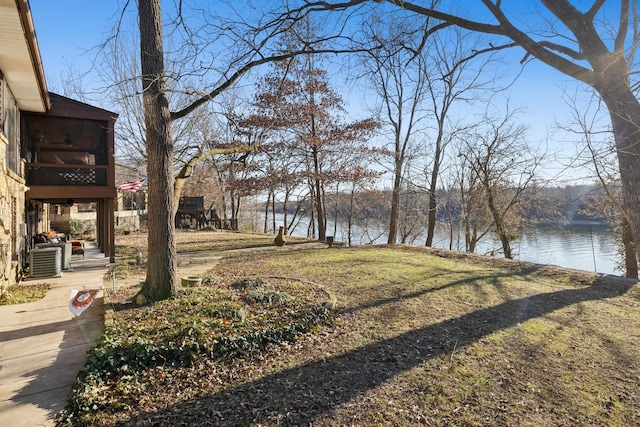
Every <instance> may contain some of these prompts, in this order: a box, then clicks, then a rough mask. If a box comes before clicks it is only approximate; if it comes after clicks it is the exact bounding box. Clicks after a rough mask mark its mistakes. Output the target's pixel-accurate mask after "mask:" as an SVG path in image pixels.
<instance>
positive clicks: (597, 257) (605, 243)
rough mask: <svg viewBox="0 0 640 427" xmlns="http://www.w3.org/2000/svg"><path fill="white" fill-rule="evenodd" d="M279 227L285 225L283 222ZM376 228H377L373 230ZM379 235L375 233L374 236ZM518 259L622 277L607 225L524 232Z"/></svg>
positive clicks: (516, 248) (488, 245)
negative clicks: (617, 266)
mask: <svg viewBox="0 0 640 427" xmlns="http://www.w3.org/2000/svg"><path fill="white" fill-rule="evenodd" d="M276 218H277V220H280V221H279V222H278V223H279V224H280V223H282V219H281V218H278V216H277V215H276ZM371 228H373V227H371ZM327 230H328V231H327V234H328V235H331V234H332V233H333V224H329V226H328V227H327ZM374 233H375V232H374ZM291 234H292V235H295V236H306V225H304V224H301V225H299V226H298V227H296V228H295V229H294V230H293V232H292V233H291ZM335 234H336V235H335V239H336V240H337V241H345V242H346V241H347V234H346V231H345V230H341V227H340V226H338V227H337V231H336V233H335ZM378 234H379V235H375V234H374V235H371V233H369V235H366V234H365V233H364V231H363V230H362V229H355V230H354V233H353V235H354V237H352V242H353V243H354V244H366V243H369V242H371V243H386V241H387V236H386V234H384V233H383V232H380V233H378ZM424 241H425V238H424V237H420V238H418V239H416V241H415V244H424ZM433 246H434V247H438V248H445V249H448V248H449V234H448V228H447V227H446V226H445V225H444V224H441V225H440V226H439V227H437V228H436V236H435V238H434V245H433ZM453 247H454V249H458V248H461V249H462V250H464V240H463V239H462V237H461V238H460V239H459V243H458V242H454V245H453ZM512 251H513V254H514V257H515V258H516V259H518V260H521V261H529V262H535V263H539V264H552V265H558V266H561V267H568V268H574V269H577V270H587V271H596V272H599V273H605V274H615V275H621V274H622V273H623V272H622V271H620V270H616V260H618V259H621V258H620V255H619V254H618V244H617V241H616V240H615V238H614V236H613V234H612V233H611V231H610V230H609V228H608V227H607V226H606V225H603V224H600V223H594V224H585V225H582V224H581V225H577V224H576V225H563V226H538V227H532V228H530V229H528V230H523V231H522V235H521V238H520V240H518V241H516V242H513V245H512ZM499 252H500V242H499V241H497V240H493V239H491V238H489V237H486V238H485V239H484V240H482V241H481V242H480V244H479V245H478V250H477V251H476V253H480V254H491V253H499Z"/></svg>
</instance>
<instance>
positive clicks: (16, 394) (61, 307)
mask: <svg viewBox="0 0 640 427" xmlns="http://www.w3.org/2000/svg"><path fill="white" fill-rule="evenodd" d="M108 262H109V260H108V258H105V257H104V255H103V254H101V253H100V252H99V251H98V249H97V248H96V247H95V246H92V245H90V244H89V245H87V246H86V248H85V258H84V259H83V258H82V257H79V256H73V257H72V260H71V268H72V271H64V272H63V273H62V277H58V278H56V277H53V278H38V279H37V280H35V279H28V280H26V281H25V282H24V283H25V284H31V283H49V284H51V289H50V290H49V291H48V292H47V295H46V296H45V297H44V298H43V299H42V300H40V301H36V302H32V303H27V304H15V305H6V306H0V426H11V427H20V426H52V425H54V417H55V415H56V414H57V413H58V412H59V411H60V410H61V409H62V408H63V407H64V406H65V404H66V402H67V399H68V398H69V395H70V391H71V385H72V384H73V381H74V379H75V377H76V375H77V374H78V371H79V370H80V369H81V368H82V367H83V366H84V363H85V361H86V359H87V350H89V348H90V347H91V345H92V344H93V342H94V341H95V340H96V339H97V338H98V337H99V336H100V335H101V334H102V332H103V331H104V315H103V313H104V310H103V306H102V305H103V299H102V295H101V293H100V294H98V297H99V298H96V300H95V301H94V302H93V304H92V305H91V306H90V307H89V308H88V309H87V310H86V311H85V312H84V313H82V314H81V315H80V316H78V317H76V316H74V315H73V314H72V313H71V312H70V311H69V296H70V293H71V291H72V290H73V289H78V290H81V289H82V286H83V285H94V286H95V285H102V283H103V276H104V274H105V273H106V271H107V267H106V266H107V264H108Z"/></svg>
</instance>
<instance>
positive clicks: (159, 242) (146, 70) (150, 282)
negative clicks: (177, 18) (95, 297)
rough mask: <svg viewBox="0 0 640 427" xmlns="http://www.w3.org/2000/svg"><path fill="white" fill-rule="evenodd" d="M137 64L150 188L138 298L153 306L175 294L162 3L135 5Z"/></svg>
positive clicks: (157, 0)
mask: <svg viewBox="0 0 640 427" xmlns="http://www.w3.org/2000/svg"><path fill="white" fill-rule="evenodd" d="M138 14H139V18H138V19H139V26H140V62H141V64H142V88H143V103H144V117H145V126H146V145H147V156H148V162H147V177H148V184H149V185H148V187H149V208H148V224H149V230H150V232H149V237H148V248H149V249H148V250H149V258H148V264H147V279H146V281H145V284H144V287H143V289H142V292H143V293H144V294H145V295H147V296H148V297H151V298H152V299H153V300H159V299H164V298H168V297H170V296H172V295H175V294H177V290H178V288H177V280H176V269H177V262H176V242H175V223H174V213H173V194H174V193H173V183H174V180H173V143H172V141H171V114H170V112H169V101H168V99H167V87H166V81H165V76H164V71H165V70H164V58H163V45H162V14H161V11H160V0H139V1H138Z"/></svg>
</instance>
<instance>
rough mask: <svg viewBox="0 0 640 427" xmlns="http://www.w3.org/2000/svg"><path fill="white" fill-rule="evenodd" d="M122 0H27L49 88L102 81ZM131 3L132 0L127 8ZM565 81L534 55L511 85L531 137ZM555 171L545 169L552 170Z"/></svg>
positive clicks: (553, 108)
mask: <svg viewBox="0 0 640 427" xmlns="http://www.w3.org/2000/svg"><path fill="white" fill-rule="evenodd" d="M123 4H124V1H122V0H119V1H107V0H92V1H86V0H57V1H51V0H30V5H31V9H32V13H33V19H34V22H35V27H36V33H37V36H38V43H39V47H40V52H41V55H42V58H43V62H44V69H45V73H46V76H47V83H48V85H49V89H50V90H51V91H54V92H59V93H63V92H64V88H63V87H62V85H63V82H64V80H65V76H66V75H68V74H69V73H72V74H74V75H75V76H79V75H84V77H83V78H82V84H83V86H84V87H85V90H87V91H89V92H93V91H94V90H95V88H97V87H100V86H101V85H100V83H99V82H96V81H95V80H94V79H95V78H94V77H93V76H92V74H91V69H92V67H93V60H94V58H95V56H96V47H97V46H98V45H100V44H101V43H102V42H103V41H104V40H105V39H106V38H107V37H108V36H109V35H110V34H111V30H112V25H113V22H115V20H116V18H117V16H118V14H119V11H120V8H121V6H122V5H123ZM470 4H472V3H471V2H469V3H465V5H470ZM134 7H135V6H131V5H130V8H131V9H132V12H131V13H133V8H134ZM523 16H525V15H523ZM513 52H514V54H513V56H512V61H511V62H510V63H509V64H507V65H506V67H507V68H508V71H509V74H513V73H515V72H517V70H519V67H520V65H519V63H518V61H519V59H520V58H521V56H519V55H520V53H516V52H521V50H519V49H514V50H513ZM85 73H88V74H86V75H85ZM567 85H569V87H573V84H572V83H571V81H570V80H569V79H568V78H566V77H565V76H563V75H562V74H560V73H559V72H556V71H554V70H552V69H550V68H549V67H548V66H546V65H544V64H541V63H539V62H538V61H532V62H531V63H529V64H528V65H527V66H526V67H525V69H524V72H523V73H522V75H521V76H520V78H519V80H518V81H517V82H516V83H515V84H514V86H513V87H512V88H511V89H510V91H509V98H510V102H511V106H512V107H520V108H523V109H524V111H526V123H527V125H528V126H529V127H530V132H529V135H530V138H531V140H532V141H534V142H540V141H544V140H545V139H546V136H547V134H548V132H549V130H550V129H551V128H552V127H553V125H554V121H555V120H559V121H563V120H565V119H566V118H567V117H568V109H567V108H566V106H565V105H564V104H563V101H562V98H561V93H562V90H563V88H565V87H567ZM96 102H97V105H98V106H100V107H102V108H106V109H109V110H112V111H118V107H117V106H113V105H108V104H105V103H102V102H100V101H96ZM96 102H93V103H96ZM356 108H357V107H356ZM559 138H562V137H559ZM550 145H552V148H553V147H559V146H562V145H566V147H563V148H565V149H566V150H567V152H572V151H573V144H568V143H564V142H562V141H551V142H550ZM554 173H555V172H554V171H550V172H549V174H550V175H553V174H554Z"/></svg>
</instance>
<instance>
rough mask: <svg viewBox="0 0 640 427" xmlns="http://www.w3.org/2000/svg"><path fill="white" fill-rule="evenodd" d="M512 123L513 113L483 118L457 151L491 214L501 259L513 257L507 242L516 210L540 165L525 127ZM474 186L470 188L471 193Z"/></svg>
mask: <svg viewBox="0 0 640 427" xmlns="http://www.w3.org/2000/svg"><path fill="white" fill-rule="evenodd" d="M513 120H514V114H513V113H510V112H509V111H507V112H506V114H505V115H504V117H503V118H500V119H496V118H494V117H490V116H485V119H484V120H482V123H483V124H482V125H480V126H476V127H474V130H473V131H472V132H468V133H467V134H466V135H465V136H464V146H465V147H464V150H463V151H462V152H461V158H462V159H464V162H465V164H466V165H468V167H469V169H470V171H471V173H472V178H471V179H472V180H475V179H477V183H478V184H479V186H480V187H481V189H482V192H483V202H484V204H485V205H486V207H487V209H488V211H489V213H490V214H491V219H492V221H493V227H494V231H495V233H496V236H497V237H498V239H500V243H501V245H502V251H503V253H504V257H505V258H513V253H512V250H511V241H512V240H513V238H514V236H516V235H517V229H518V226H519V225H520V221H521V219H522V215H519V212H518V209H519V208H520V207H521V204H522V202H523V198H524V196H525V195H526V191H527V189H528V188H529V187H530V186H531V185H532V184H533V183H534V181H533V179H534V177H535V172H536V169H537V168H538V166H539V165H540V162H541V158H540V157H539V156H538V155H537V154H535V153H533V152H531V150H530V149H529V148H528V145H527V143H526V141H525V140H524V135H525V128H524V127H523V126H521V125H520V126H518V125H516V124H514V123H513ZM477 187H478V186H477V185H474V186H473V188H475V189H476V190H475V191H477ZM469 188H472V187H471V186H470V187H469Z"/></svg>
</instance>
